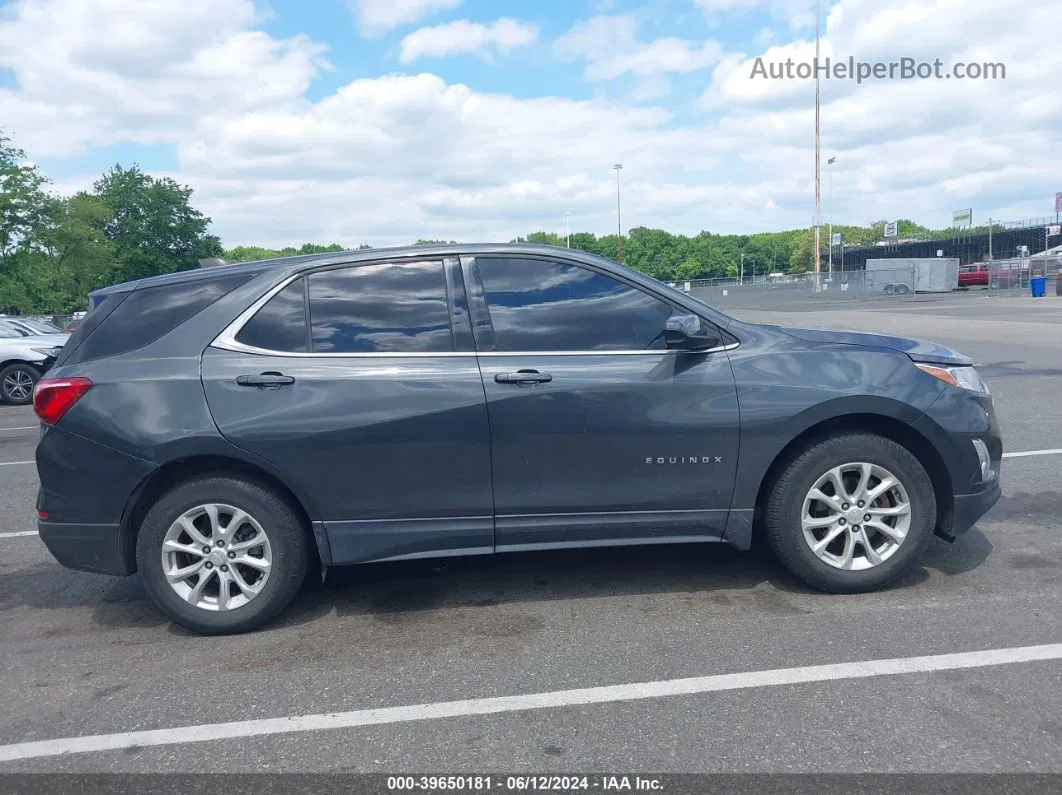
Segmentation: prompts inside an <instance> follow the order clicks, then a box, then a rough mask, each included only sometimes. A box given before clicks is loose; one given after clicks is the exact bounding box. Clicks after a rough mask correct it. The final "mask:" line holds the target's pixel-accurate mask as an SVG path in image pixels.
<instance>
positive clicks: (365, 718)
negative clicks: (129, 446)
mask: <svg viewBox="0 0 1062 795" xmlns="http://www.w3.org/2000/svg"><path fill="white" fill-rule="evenodd" d="M1058 659H1062V643H1053V644H1049V645H1046V646H1023V647H1020V648H1009V649H991V650H988V651H971V652H961V653H958V654H939V655H933V656H929V657H900V658H896V659H891V660H870V661H867V662H853V663H840V664H837V665H813V666H808V667H805V668H781V669H777V670H773V671H749V672H747V673H738V674H717V675H715V676H701V677H696V678H692V679H670V680H666V681H659V682H640V683H637V684H629V685H611V686H607V687H588V688H583V689H579V690H557V691H553V692H548V693H530V694H528V695H523V696H500V697H496V698H474V699H468V700H465V701H442V702H436V703H434V704H416V705H413V706H407V707H384V708H381V709H359V710H354V711H352V712H334V713H328V714H322V715H296V716H291V717H287V718H265V719H260V720H246V721H233V722H231V723H208V724H203V725H199V726H182V727H179V728H174V729H155V730H151V731H136V732H122V733H120V734H96V735H88V736H83V737H65V738H62V739H57V740H39V741H36V742H28V743H15V744H13V745H0V762H10V761H14V760H16V759H32V758H37V757H45V756H60V755H62V754H79V753H90V752H98V751H117V750H121V749H124V748H136V747H143V746H150V745H179V744H183V743H199V742H208V741H212V740H231V739H234V738H236V737H262V736H267V735H273V734H291V733H294V732H315V731H325V730H329V729H348V728H352V727H356V726H378V725H380V724H385V723H409V722H412V721H422V720H437V719H439V718H454V717H465V716H470V715H492V714H498V713H504V712H522V711H525V710H531V709H550V708H556V707H571V706H578V705H582V704H606V703H610V702H616V701H634V700H638V699H647V698H660V697H663V696H681V695H691V694H697V693H713V692H719V691H722V690H743V689H747V688H753V687H774V686H777V685H792V684H799V683H803V682H826V681H831V680H837V679H866V678H869V677H874V676H893V675H896V674H910V673H931V672H935V671H954V670H959V669H963V668H984V667H987V666H992V665H1007V664H1012V663H1028V662H1034V661H1042V660H1058Z"/></svg>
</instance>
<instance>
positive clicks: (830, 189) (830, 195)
mask: <svg viewBox="0 0 1062 795" xmlns="http://www.w3.org/2000/svg"><path fill="white" fill-rule="evenodd" d="M836 161H837V157H836V156H834V157H831V158H830V159H829V160H827V161H826V173H827V174H829V178H828V187H827V188H826V196H827V204H828V205H829V210H828V212H829V213H830V221H829V224H830V230H829V232H827V234H828V235H829V236H830V278H831V279H832V278H833V169H832V168H830V166H832V165H833V164H834V163H835V162H836ZM842 270H843V268H842Z"/></svg>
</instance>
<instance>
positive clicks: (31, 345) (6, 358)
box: [0, 322, 66, 406]
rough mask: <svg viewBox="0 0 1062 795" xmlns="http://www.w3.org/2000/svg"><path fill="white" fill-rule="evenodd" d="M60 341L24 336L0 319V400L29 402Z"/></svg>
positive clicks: (54, 356) (54, 358) (20, 404)
mask: <svg viewBox="0 0 1062 795" xmlns="http://www.w3.org/2000/svg"><path fill="white" fill-rule="evenodd" d="M63 336H64V340H62V342H65V341H66V340H65V335H63ZM62 342H60V341H57V340H52V339H49V338H47V337H39V336H33V337H31V336H26V335H24V334H21V333H20V332H19V331H17V330H15V329H13V328H11V327H10V326H8V325H7V324H6V323H3V322H0V402H4V403H12V404H14V405H16V406H24V405H27V404H29V403H31V402H32V401H33V388H34V387H35V386H36V385H37V382H38V381H40V379H41V376H42V375H43V374H44V373H45V372H47V371H48V369H49V368H50V367H51V366H52V364H54V362H55V360H56V358H57V357H58V355H59V350H60V349H61V347H62Z"/></svg>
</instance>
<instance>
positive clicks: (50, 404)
mask: <svg viewBox="0 0 1062 795" xmlns="http://www.w3.org/2000/svg"><path fill="white" fill-rule="evenodd" d="M91 388H92V382H91V381H90V380H89V379H87V378H80V377H74V378H45V379H43V380H41V381H38V382H37V386H36V387H35V388H34V390H33V412H34V413H35V414H36V415H37V416H38V417H40V419H41V422H43V423H45V424H47V425H55V424H56V423H57V422H59V420H61V419H62V418H63V415H64V414H66V412H67V411H69V410H70V407H71V406H73V405H74V404H75V403H77V401H78V400H79V399H80V398H81V396H82V395H84V394H85V393H86V392H88V391H89V389H91Z"/></svg>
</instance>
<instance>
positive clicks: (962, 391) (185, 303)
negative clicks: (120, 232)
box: [34, 245, 1002, 633]
mask: <svg viewBox="0 0 1062 795" xmlns="http://www.w3.org/2000/svg"><path fill="white" fill-rule="evenodd" d="M34 407H35V410H36V413H37V415H38V416H39V417H40V419H41V421H42V423H43V429H42V434H41V438H40V443H39V445H38V448H37V469H38V472H39V475H40V482H41V489H40V495H39V499H38V503H37V509H38V515H39V516H38V521H39V527H40V535H41V538H42V539H43V540H44V543H45V544H47V546H48V548H49V549H50V550H51V552H52V554H53V555H54V556H55V557H56V558H57V559H58V560H59V561H60V562H61V563H62V564H64V565H66V566H69V567H71V568H75V569H84V570H87V571H95V572H102V573H106V574H113V575H129V574H132V573H134V572H137V571H139V572H140V574H141V576H142V578H143V581H144V583H145V586H146V588H147V591H148V593H149V594H150V595H151V597H152V598H153V599H154V600H155V602H157V604H158V606H159V608H161V609H162V610H163V611H164V612H165V613H166V614H167V615H168V616H169V617H170V618H172V619H173V620H174V621H176V622H178V623H180V624H182V625H184V626H186V627H190V628H191V629H193V630H196V631H199V632H203V633H229V632H238V631H243V630H249V629H252V628H255V627H259V626H261V625H263V624H265V623H267V622H268V621H270V620H272V619H273V618H275V617H276V616H277V615H278V614H279V613H280V612H281V611H282V610H283V609H284V607H285V606H286V605H287V604H288V603H289V602H290V601H291V600H292V598H294V596H295V595H296V593H297V592H298V590H299V588H300V586H301V584H302V582H303V580H304V579H305V577H306V575H307V572H308V571H310V570H311V569H313V570H317V571H320V572H321V574H322V576H323V573H324V570H326V569H327V568H328V567H330V566H339V565H347V564H355V563H369V562H372V561H384V560H403V559H414V558H428V557H438V556H451V555H478V554H491V553H495V552H515V551H520V550H540V549H555V548H568V547H589V546H610V545H629V544H676V543H688V542H707V541H715V542H720V541H721V542H726V543H728V544H731V545H733V546H734V547H737V548H739V549H747V548H749V546H750V545H751V542H752V540H753V536H754V535H755V534H759V533H762V535H763V537H764V539H765V540H766V542H767V544H768V545H769V546H770V548H771V549H772V550H773V551H774V553H775V554H776V555H777V557H778V559H779V560H780V561H781V562H782V563H783V564H784V565H785V566H786V567H787V568H788V569H789V570H790V571H792V572H793V573H794V574H795V575H796V576H797V577H799V578H800V579H801V580H803V581H804V582H805V583H807V584H808V585H810V586H812V587H814V588H818V589H822V590H826V591H832V592H838V593H847V592H859V591H867V590H870V589H875V588H880V587H882V586H884V585H886V584H888V583H890V582H891V581H893V580H895V579H896V578H897V577H898V576H900V575H901V574H902V573H903V572H904V571H906V570H908V569H910V568H911V567H912V565H914V563H915V561H916V559H917V557H918V555H919V552H920V551H921V550H922V548H923V547H924V545H925V543H926V542H927V540H928V538H929V537H930V535H931V534H932V533H936V534H938V535H940V536H942V537H944V538H946V539H949V540H953V539H954V538H955V537H956V536H957V535H958V534H960V533H962V532H964V531H965V530H967V529H968V528H969V527H970V526H971V525H972V524H973V523H974V522H975V521H976V520H977V519H978V518H979V517H980V516H981V515H982V514H984V513H985V511H987V510H988V509H989V508H990V507H991V506H992V504H993V503H994V502H995V501H996V500H997V499H998V497H999V493H1000V489H999V481H998V473H999V465H1000V459H1001V456H1002V443H1001V440H1000V436H999V431H998V428H997V424H996V419H995V414H994V411H993V407H992V400H991V398H990V397H989V394H988V389H986V388H985V385H984V384H983V383H982V381H981V379H980V378H979V377H978V375H977V372H976V370H975V368H974V367H973V366H972V362H971V361H970V359H968V358H966V357H965V356H963V355H961V354H959V353H956V352H954V351H952V350H949V349H947V348H943V347H940V346H938V345H933V344H929V343H925V342H919V341H916V340H911V339H906V338H903V337H893V336H883V335H879V334H863V333H856V332H841V331H816V330H808V329H795V328H781V327H778V326H772V325H759V324H754V323H745V322H741V321H738V320H736V319H734V318H731V317H728V316H727V315H725V314H722V313H721V312H718V311H716V310H714V309H712V308H711V307H709V306H706V305H704V304H702V303H700V302H699V301H697V300H696V299H694V298H691V297H690V296H689V295H686V294H685V293H682V292H679V291H677V290H674V289H672V288H670V287H668V286H667V285H665V284H663V283H661V282H658V281H655V280H653V279H651V278H649V277H647V276H645V275H643V274H641V273H638V272H636V271H633V270H630V269H628V268H625V267H623V266H621V265H618V264H617V263H615V262H611V261H609V260H605V259H601V258H598V257H595V256H590V255H587V254H583V253H579V252H576V251H571V250H567V249H558V248H553V247H543V246H526V245H480V246H474V245H473V246H418V247H412V248H404V249H394V250H369V251H359V252H343V253H332V254H322V255H310V256H303V257H291V258H286V259H277V260H269V261H263V262H254V263H249V264H243V265H230V266H220V267H213V268H204V269H201V270H197V271H191V272H184V273H175V274H169V275H166V276H160V277H156V278H151V279H145V280H142V281H138V282H131V283H128V284H120V285H116V286H113V287H108V288H106V289H103V290H99V291H97V292H95V293H93V294H92V295H91V310H90V312H89V314H88V316H87V317H86V319H85V321H84V323H83V324H82V325H81V326H80V327H79V328H78V329H77V330H76V331H75V332H74V333H73V335H72V337H71V339H70V341H69V343H68V344H67V345H66V346H65V347H64V348H63V350H62V353H61V355H60V358H59V360H58V362H57V363H56V365H55V367H54V368H53V369H52V370H51V372H49V373H48V377H47V378H46V379H45V380H42V381H41V382H40V383H39V384H38V385H37V388H36V391H35V395H34Z"/></svg>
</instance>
